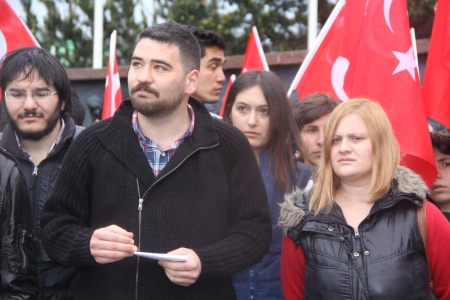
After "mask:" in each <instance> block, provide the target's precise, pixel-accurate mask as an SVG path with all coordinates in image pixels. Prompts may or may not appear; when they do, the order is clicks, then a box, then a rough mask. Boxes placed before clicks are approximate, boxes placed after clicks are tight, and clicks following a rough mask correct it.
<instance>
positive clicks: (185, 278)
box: [41, 21, 271, 300]
mask: <svg viewBox="0 0 450 300" xmlns="http://www.w3.org/2000/svg"><path fill="white" fill-rule="evenodd" d="M199 65H200V49H199V47H198V44H197V42H196V40H195V38H194V37H193V36H192V34H191V33H190V32H189V31H188V30H187V29H186V28H185V27H184V26H182V25H179V24H177V23H175V22H171V21H169V22H166V23H162V24H158V25H154V26H152V27H149V28H147V29H146V30H144V31H143V32H142V33H141V34H140V36H139V40H138V42H137V44H136V47H135V50H134V54H133V57H132V59H131V67H130V71H129V73H128V86H129V89H130V96H131V101H124V102H123V103H122V105H121V106H120V108H119V109H118V111H116V113H115V115H114V116H113V117H112V118H110V119H107V120H104V121H101V122H99V123H97V124H94V125H92V126H90V127H89V128H87V129H86V130H85V131H84V132H82V133H81V135H80V136H79V137H78V138H77V140H76V141H75V142H74V145H73V146H72V147H71V149H70V150H69V152H68V154H67V156H66V160H65V162H64V167H63V168H62V170H61V173H60V176H59V178H58V180H57V183H56V186H55V189H54V191H53V194H52V195H51V197H50V199H49V201H48V202H47V203H46V205H45V208H44V211H43V214H42V218H41V221H42V225H43V228H44V230H43V241H44V246H45V248H46V250H47V252H48V253H49V255H50V256H51V257H52V258H53V259H55V260H56V261H58V262H60V263H61V264H65V265H74V266H80V267H82V268H83V270H82V275H81V276H80V278H81V281H80V290H79V298H80V299H109V300H115V299H117V300H122V299H177V300H183V299H205V300H206V299H219V300H220V299H235V297H236V296H235V292H234V289H233V286H232V283H231V279H230V276H231V275H232V274H234V273H236V272H238V271H241V270H243V269H245V268H246V267H249V266H251V265H253V264H255V263H256V262H257V261H259V260H260V259H261V258H262V257H263V256H264V254H265V253H266V252H267V250H268V247H269V244H270V240H271V225H270V215H269V208H268V204H267V195H266V192H265V188H264V184H263V181H262V178H261V174H260V172H259V169H258V165H257V162H256V158H255V155H254V154H253V152H252V150H251V148H250V145H249V143H248V140H247V138H246V137H245V136H244V135H243V134H242V133H241V132H239V130H238V129H236V128H234V127H233V126H231V125H229V124H225V123H223V122H221V121H218V120H213V119H212V118H211V116H210V114H209V113H208V111H207V110H206V108H205V107H204V106H203V105H202V104H201V103H199V102H198V101H196V100H193V99H191V100H188V99H189V96H190V95H192V93H193V92H194V91H195V89H196V87H197V83H198V77H199V75H198V69H199ZM136 251H140V252H156V253H167V252H169V253H170V254H173V255H183V256H187V261H182V262H177V261H170V260H166V259H161V260H159V261H155V260H151V259H149V258H145V257H139V256H133V254H134V252H136Z"/></svg>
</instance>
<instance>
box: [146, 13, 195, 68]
mask: <svg viewBox="0 0 450 300" xmlns="http://www.w3.org/2000/svg"><path fill="white" fill-rule="evenodd" d="M144 38H149V39H151V40H154V41H157V42H160V43H166V44H169V45H175V46H177V47H178V49H179V50H180V59H181V63H182V64H183V68H184V71H185V73H186V74H187V73H189V72H190V71H192V70H200V46H199V45H198V42H197V40H196V39H195V37H194V36H193V35H192V33H191V32H190V31H189V30H188V28H187V27H186V26H184V25H181V24H178V23H177V22H174V21H167V22H164V23H161V24H156V25H153V26H150V27H148V28H147V29H144V30H143V31H142V32H141V33H140V34H139V38H138V42H139V41H140V40H141V39H144Z"/></svg>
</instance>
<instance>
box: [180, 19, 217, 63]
mask: <svg viewBox="0 0 450 300" xmlns="http://www.w3.org/2000/svg"><path fill="white" fill-rule="evenodd" d="M186 27H187V28H188V29H189V31H190V32H191V33H192V35H193V36H194V37H195V38H196V39H197V42H198V44H199V45H200V50H201V57H202V58H203V57H204V56H205V54H206V48H209V47H217V48H219V49H220V50H222V51H223V52H224V53H225V50H226V46H225V40H224V39H223V38H222V37H221V36H220V35H219V34H218V33H216V32H214V31H211V30H204V29H201V28H199V27H196V26H194V25H186Z"/></svg>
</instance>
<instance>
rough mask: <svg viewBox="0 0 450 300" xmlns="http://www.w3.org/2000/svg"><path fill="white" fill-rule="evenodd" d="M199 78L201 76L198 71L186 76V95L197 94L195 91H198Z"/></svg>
mask: <svg viewBox="0 0 450 300" xmlns="http://www.w3.org/2000/svg"><path fill="white" fill-rule="evenodd" d="M199 77H200V74H199V72H198V70H192V71H190V72H189V73H188V74H187V75H186V88H185V92H186V94H188V95H192V94H193V93H194V92H195V90H196V89H197V85H198V79H199Z"/></svg>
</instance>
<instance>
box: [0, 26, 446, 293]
mask: <svg viewBox="0 0 450 300" xmlns="http://www.w3.org/2000/svg"><path fill="white" fill-rule="evenodd" d="M225 63H226V58H225V42H224V40H223V39H222V37H220V35H218V34H217V33H215V32H212V31H205V30H202V29H200V28H197V27H193V26H185V25H181V24H178V23H175V22H173V21H168V22H165V23H161V24H157V25H153V26H151V27H149V28H147V29H145V30H144V31H142V32H141V33H140V35H139V37H137V43H136V45H135V49H134V53H133V56H132V57H131V65H130V70H129V73H128V86H129V96H130V99H129V100H124V101H123V102H122V104H121V105H120V107H119V108H118V110H117V111H116V113H115V114H114V116H113V117H111V118H109V119H106V120H102V121H100V122H97V123H95V124H93V125H90V126H88V127H86V128H83V127H80V126H78V125H76V123H75V122H74V120H73V118H72V117H70V115H71V114H72V113H76V112H77V109H76V108H75V105H74V102H75V101H76V100H77V99H76V95H75V94H74V93H73V91H71V88H70V81H69V78H68V76H67V73H66V71H65V70H64V68H63V66H62V65H61V64H60V63H59V62H58V60H57V59H56V58H54V57H53V56H52V55H51V54H49V53H48V52H47V51H46V50H44V49H41V48H34V47H30V48H22V49H19V50H15V51H12V52H9V53H7V54H6V55H5V56H4V57H3V58H2V59H1V61H0V86H1V89H2V91H3V95H2V101H3V102H4V107H5V109H6V113H7V116H8V125H7V126H6V128H4V130H3V132H2V133H1V136H0V138H1V140H0V146H1V147H0V179H1V182H0V192H1V193H0V216H1V218H0V222H1V223H0V224H1V226H0V237H1V243H0V269H1V273H0V284H1V286H0V296H1V297H0V298H1V299H64V300H65V299H68V300H69V299H113V300H114V299H118V300H122V299H242V300H243V299H274V300H275V299H433V297H436V298H437V299H450V260H449V259H448V258H447V254H446V250H447V249H448V248H449V247H450V239H449V238H448V237H449V236H450V223H449V218H450V217H449V216H450V171H449V170H450V134H449V133H448V132H441V131H439V132H436V131H433V132H432V133H431V134H430V139H431V141H432V145H433V149H434V154H435V158H436V166H437V171H438V176H437V178H436V182H435V183H434V185H433V186H432V187H431V188H430V189H428V187H427V186H426V185H425V183H424V182H423V180H422V179H421V177H420V176H419V175H417V174H415V173H414V172H413V171H411V170H409V169H408V168H406V167H403V166H400V158H401V154H400V149H399V146H398V143H397V141H396V139H395V136H394V134H393V131H392V128H391V125H390V122H389V120H388V118H387V116H386V114H385V112H384V111H383V109H382V108H381V106H380V105H378V104H377V103H375V102H372V101H370V100H368V99H351V100H349V101H346V102H342V101H340V100H338V99H332V98H330V97H329V96H328V95H325V94H314V95H310V96H308V97H307V98H305V99H302V100H301V101H299V102H298V104H297V105H296V106H295V107H294V108H291V106H290V103H289V100H288V98H287V96H286V95H287V93H286V88H285V86H284V84H283V83H282V82H281V80H280V79H279V78H278V77H277V76H276V75H275V74H274V73H271V72H267V71H256V70H253V71H248V72H245V73H243V74H241V75H240V76H238V77H237V79H236V80H235V82H234V83H233V85H232V87H231V89H230V91H229V93H228V99H227V103H226V107H225V112H224V117H223V119H222V118H221V117H219V116H217V115H214V114H211V113H210V112H209V111H208V110H207V109H206V108H205V106H204V104H205V103H215V102H218V101H219V95H220V91H221V88H222V84H223V83H224V81H225V75H224V72H223V66H224V64H225ZM78 100H79V99H78ZM78 102H79V101H78ZM80 122H81V123H82V120H81V121H80V120H78V119H77V124H80ZM446 217H447V219H446ZM139 252H150V253H157V254H166V255H163V256H159V258H158V259H150V258H147V257H142V256H140V255H138V254H139Z"/></svg>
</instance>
